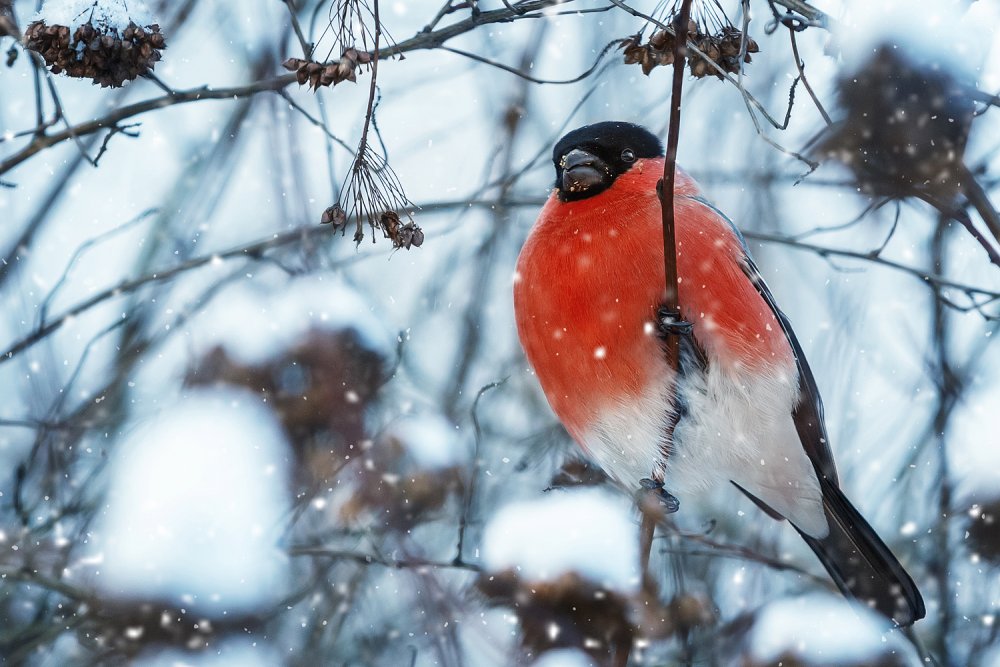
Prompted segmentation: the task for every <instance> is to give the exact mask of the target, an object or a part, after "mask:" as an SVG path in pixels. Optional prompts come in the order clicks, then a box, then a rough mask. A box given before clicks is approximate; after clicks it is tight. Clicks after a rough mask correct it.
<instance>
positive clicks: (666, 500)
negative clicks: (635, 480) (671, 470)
mask: <svg viewBox="0 0 1000 667" xmlns="http://www.w3.org/2000/svg"><path fill="white" fill-rule="evenodd" d="M639 484H640V485H641V486H642V488H643V489H644V490H645V491H646V492H647V493H650V494H652V495H654V496H655V497H656V499H657V500H658V501H659V502H660V505H662V506H663V510H664V511H665V512H666V513H667V514H673V513H674V512H676V511H677V510H679V509H680V508H681V501H679V500H677V496H675V495H673V494H672V493H670V492H669V491H667V490H666V489H664V488H663V482H657V481H656V480H655V479H650V478H648V477H644V478H642V479H640V480H639Z"/></svg>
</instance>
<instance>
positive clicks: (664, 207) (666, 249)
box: [658, 0, 691, 370]
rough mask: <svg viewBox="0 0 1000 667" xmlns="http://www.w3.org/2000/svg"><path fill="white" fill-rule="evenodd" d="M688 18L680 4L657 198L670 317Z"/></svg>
mask: <svg viewBox="0 0 1000 667" xmlns="http://www.w3.org/2000/svg"><path fill="white" fill-rule="evenodd" d="M690 17H691V0H684V2H683V3H682V4H681V11H680V14H678V15H677V18H676V20H675V21H674V36H675V39H674V79H673V90H672V92H671V94H670V125H669V127H668V129H667V156H666V159H665V160H664V161H663V180H661V181H660V185H659V187H658V194H659V197H660V209H661V214H662V218H661V219H662V221H663V270H664V274H665V275H666V294H665V295H666V299H665V303H664V305H665V306H666V308H667V310H669V311H670V312H671V313H672V314H674V315H680V301H679V297H678V281H677V244H676V239H675V233H674V231H675V225H674V175H675V172H676V166H677V142H678V140H679V139H680V130H681V92H682V90H683V86H684V65H685V63H686V57H685V55H686V53H687V28H688V21H689V19H690ZM679 352H680V341H679V339H678V338H677V337H676V336H670V337H668V338H667V353H668V357H669V361H670V363H671V365H672V366H673V367H674V369H675V370H676V369H677V362H678V354H679Z"/></svg>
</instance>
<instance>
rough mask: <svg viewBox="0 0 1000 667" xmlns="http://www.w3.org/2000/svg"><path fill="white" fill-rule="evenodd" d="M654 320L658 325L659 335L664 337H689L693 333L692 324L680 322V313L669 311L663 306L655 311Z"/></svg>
mask: <svg viewBox="0 0 1000 667" xmlns="http://www.w3.org/2000/svg"><path fill="white" fill-rule="evenodd" d="M656 319H657V322H658V323H659V325H660V333H662V334H663V335H664V336H690V335H691V334H692V333H693V332H694V325H693V324H691V323H690V322H688V321H687V320H682V319H681V315H680V313H677V312H674V311H672V310H669V309H668V308H666V307H665V306H661V307H660V308H659V309H657V311H656Z"/></svg>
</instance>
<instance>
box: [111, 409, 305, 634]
mask: <svg viewBox="0 0 1000 667" xmlns="http://www.w3.org/2000/svg"><path fill="white" fill-rule="evenodd" d="M287 456H288V452H287V444H286V443H285V440H284V435H283V434H282V432H281V429H280V427H279V425H278V423H277V421H276V419H275V417H274V415H273V414H272V413H271V412H270V411H269V410H267V409H266V408H264V407H263V406H262V405H261V404H260V402H259V401H258V400H257V399H256V398H255V397H254V396H253V395H252V394H250V393H248V392H241V391H232V390H227V391H195V392H193V393H191V394H190V395H188V396H187V397H186V398H182V399H180V400H179V401H177V402H176V403H175V404H173V405H171V406H169V407H167V408H165V409H164V410H163V412H162V413H160V414H159V415H157V416H156V417H154V418H153V419H150V420H148V421H146V422H145V423H143V424H141V425H140V426H139V427H138V428H136V429H134V430H133V432H132V433H130V434H129V435H128V436H127V437H126V438H125V440H124V441H123V442H121V443H120V445H119V448H118V449H117V450H116V452H115V454H114V459H113V461H112V468H111V476H110V487H109V493H108V503H109V506H108V510H107V513H106V515H105V516H104V519H103V521H102V525H101V526H99V528H98V531H97V535H98V537H99V538H100V539H98V540H97V544H96V545H95V546H94V549H100V550H101V552H103V554H104V556H105V561H104V566H103V568H102V573H101V576H100V579H99V580H98V581H97V585H98V586H99V587H101V588H103V589H105V590H106V591H107V593H108V594H111V595H115V596H123V597H126V598H131V599H134V598H140V599H142V598H166V599H168V600H174V601H181V600H184V601H186V602H187V601H190V600H191V599H193V600H194V603H193V605H192V604H187V603H186V602H185V606H187V607H191V606H193V607H194V608H196V609H198V610H199V611H200V612H201V613H207V614H215V613H219V612H223V611H225V612H228V613H233V612H234V611H240V610H246V611H250V610H253V609H256V608H257V607H259V606H261V605H263V604H266V603H268V602H269V601H271V600H273V598H274V597H275V596H276V595H278V594H280V588H281V586H282V583H283V576H284V573H285V569H286V566H287V561H286V558H285V557H284V554H283V553H282V552H281V551H280V550H279V549H278V548H277V547H276V543H277V540H278V538H279V537H280V529H281V525H282V517H283V515H284V513H285V511H286V508H287V506H288V498H287V493H288V491H287V488H286V483H287V480H286V477H287V475H286V469H285V468H286V463H285V462H286V458H287Z"/></svg>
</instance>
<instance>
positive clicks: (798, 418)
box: [741, 237, 840, 486]
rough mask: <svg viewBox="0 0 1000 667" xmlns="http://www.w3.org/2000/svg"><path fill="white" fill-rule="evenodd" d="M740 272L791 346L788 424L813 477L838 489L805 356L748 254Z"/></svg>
mask: <svg viewBox="0 0 1000 667" xmlns="http://www.w3.org/2000/svg"><path fill="white" fill-rule="evenodd" d="M741 240H742V237H741ZM744 247H745V244H744ZM743 271H744V272H745V273H746V274H747V277H748V278H750V281H751V282H752V283H753V285H754V287H756V288H757V291H758V292H759V293H760V295H761V297H763V298H764V301H766V302H767V305H768V306H769V307H770V308H771V311H772V312H773V313H774V316H775V317H777V318H778V322H780V323H781V330H782V331H783V332H784V333H785V338H786V339H788V344H789V345H791V346H792V352H793V353H794V354H795V365H796V366H797V367H798V369H799V400H798V403H797V404H796V405H795V409H794V410H792V421H794V422H795V430H796V431H797V432H798V434H799V439H800V440H801V441H802V447H803V449H805V450H806V454H807V455H808V456H809V460H810V461H812V463H813V466H814V467H815V468H816V474H817V475H819V476H820V477H821V478H826V479H827V480H829V481H830V482H832V483H833V484H834V486H839V485H840V481H839V480H838V478H837V465H836V463H834V461H833V452H831V451H830V437H829V435H827V432H826V422H825V421H824V419H823V399H822V398H821V397H820V395H819V388H818V387H817V386H816V378H814V377H813V374H812V370H811V369H810V368H809V362H808V361H806V355H805V353H803V352H802V346H801V345H799V341H798V339H797V338H796V337H795V332H793V331H792V325H791V323H790V322H789V321H788V318H787V317H786V316H785V314H784V313H783V312H781V309H780V308H778V304H776V303H775V302H774V296H772V294H771V290H769V289H768V288H767V284H766V283H765V282H764V278H763V277H762V276H761V275H760V271H759V270H758V269H757V265H756V264H754V261H753V259H752V258H751V257H750V254H749V253H747V254H746V255H745V256H744V262H743Z"/></svg>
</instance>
